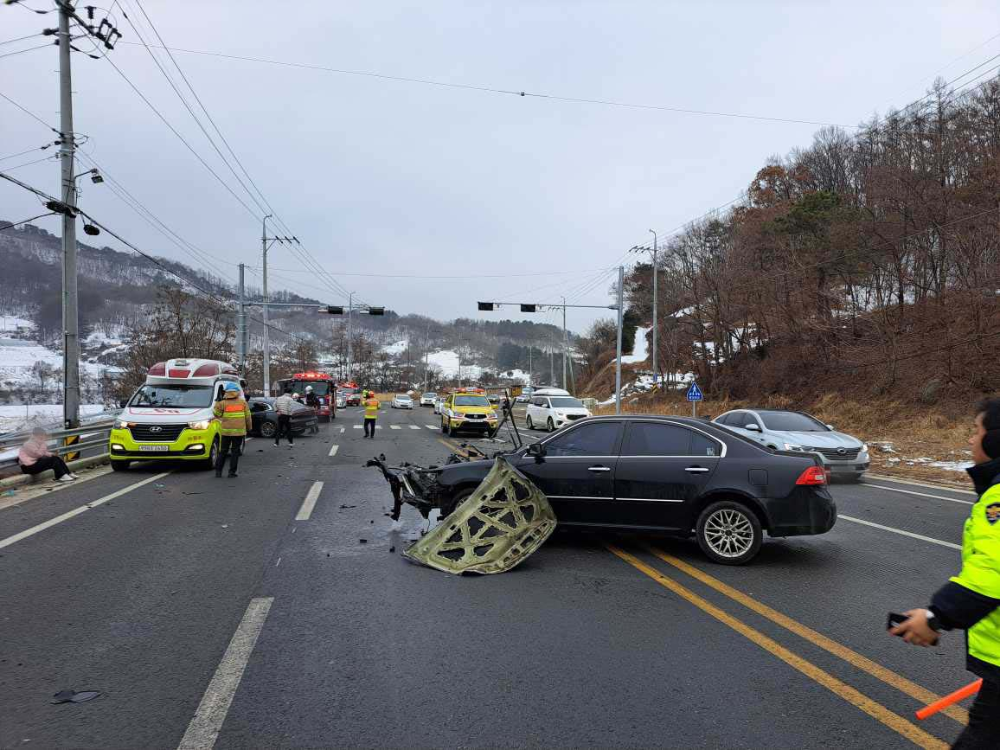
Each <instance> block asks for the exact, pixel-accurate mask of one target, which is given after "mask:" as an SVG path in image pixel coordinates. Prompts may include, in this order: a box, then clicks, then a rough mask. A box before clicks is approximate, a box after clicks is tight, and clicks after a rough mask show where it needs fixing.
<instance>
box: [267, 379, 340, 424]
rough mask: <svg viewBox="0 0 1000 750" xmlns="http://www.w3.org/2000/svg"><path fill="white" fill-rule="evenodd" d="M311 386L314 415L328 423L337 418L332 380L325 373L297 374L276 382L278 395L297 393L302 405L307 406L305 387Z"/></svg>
mask: <svg viewBox="0 0 1000 750" xmlns="http://www.w3.org/2000/svg"><path fill="white" fill-rule="evenodd" d="M310 385H311V386H312V392H313V395H314V396H316V401H317V403H316V404H315V407H314V408H315V409H316V415H317V416H318V417H319V418H320V419H322V420H324V421H327V422H329V421H330V420H331V419H333V418H334V417H336V416H337V403H336V394H335V388H334V382H333V378H331V377H330V376H329V375H328V374H326V373H325V372H297V373H295V374H294V375H292V377H290V378H283V379H281V380H279V381H278V383H277V387H278V393H279V394H281V393H298V394H299V396H300V397H301V399H302V403H304V404H306V405H308V403H307V401H306V386H310Z"/></svg>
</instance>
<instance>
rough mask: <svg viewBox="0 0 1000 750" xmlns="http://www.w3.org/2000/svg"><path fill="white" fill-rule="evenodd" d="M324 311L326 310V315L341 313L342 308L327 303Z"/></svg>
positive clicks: (342, 311) (342, 312)
mask: <svg viewBox="0 0 1000 750" xmlns="http://www.w3.org/2000/svg"><path fill="white" fill-rule="evenodd" d="M324 312H326V314H327V315H343V314H344V308H343V307H338V306H337V305H327V307H326V310H325V311H324Z"/></svg>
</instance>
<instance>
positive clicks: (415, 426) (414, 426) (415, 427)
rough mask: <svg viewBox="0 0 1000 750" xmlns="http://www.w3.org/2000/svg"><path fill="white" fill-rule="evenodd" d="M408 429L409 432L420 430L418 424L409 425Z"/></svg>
mask: <svg viewBox="0 0 1000 750" xmlns="http://www.w3.org/2000/svg"><path fill="white" fill-rule="evenodd" d="M410 429H411V430H419V429H420V425H418V424H411V425H410Z"/></svg>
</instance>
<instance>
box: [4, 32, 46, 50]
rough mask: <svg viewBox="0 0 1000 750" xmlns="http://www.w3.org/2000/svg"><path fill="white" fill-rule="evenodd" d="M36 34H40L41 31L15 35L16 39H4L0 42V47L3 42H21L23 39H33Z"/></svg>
mask: <svg viewBox="0 0 1000 750" xmlns="http://www.w3.org/2000/svg"><path fill="white" fill-rule="evenodd" d="M36 36H42V34H41V32H38V33H35V34H28V35H27V36H19V37H17V39H7V40H6V41H3V42H0V47H3V46H4V45H5V44H14V43H15V42H23V41H24V40H25V39H34V38H35V37H36ZM45 46H48V45H45Z"/></svg>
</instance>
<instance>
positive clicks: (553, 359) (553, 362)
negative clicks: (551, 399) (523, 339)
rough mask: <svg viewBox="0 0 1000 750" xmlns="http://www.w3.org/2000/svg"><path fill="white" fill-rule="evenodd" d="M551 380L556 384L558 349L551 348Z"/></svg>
mask: <svg viewBox="0 0 1000 750" xmlns="http://www.w3.org/2000/svg"><path fill="white" fill-rule="evenodd" d="M549 381H550V382H551V383H552V385H555V384H556V350H555V349H549Z"/></svg>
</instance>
